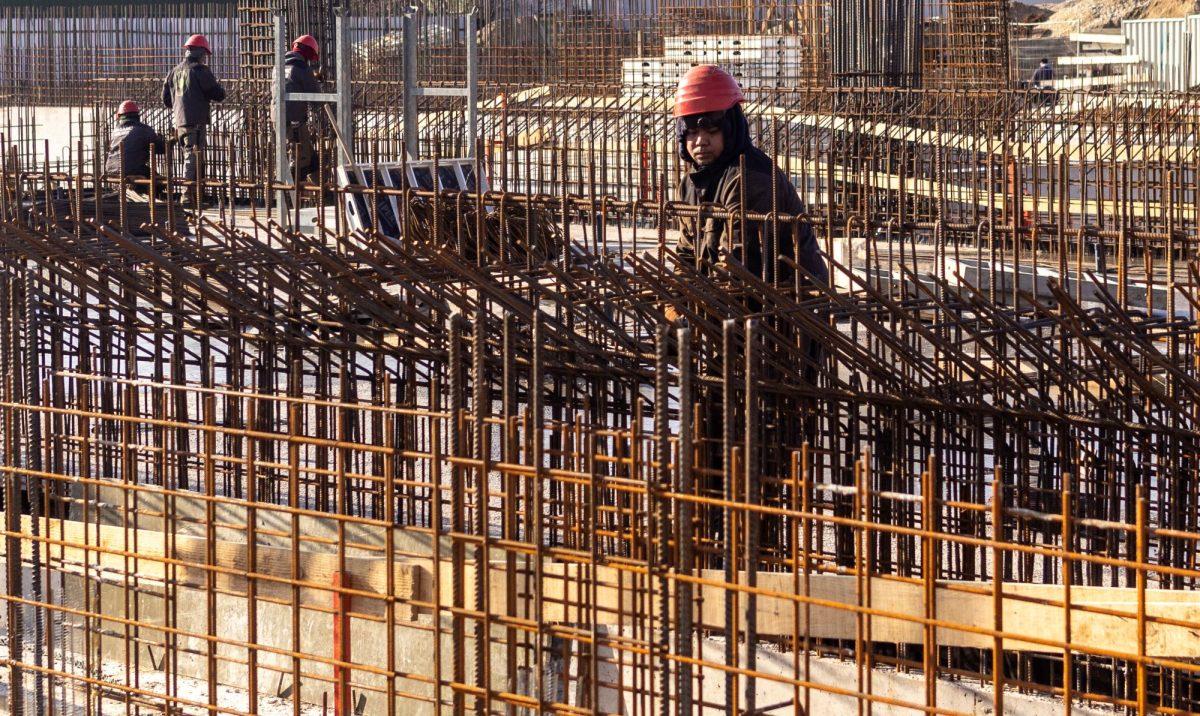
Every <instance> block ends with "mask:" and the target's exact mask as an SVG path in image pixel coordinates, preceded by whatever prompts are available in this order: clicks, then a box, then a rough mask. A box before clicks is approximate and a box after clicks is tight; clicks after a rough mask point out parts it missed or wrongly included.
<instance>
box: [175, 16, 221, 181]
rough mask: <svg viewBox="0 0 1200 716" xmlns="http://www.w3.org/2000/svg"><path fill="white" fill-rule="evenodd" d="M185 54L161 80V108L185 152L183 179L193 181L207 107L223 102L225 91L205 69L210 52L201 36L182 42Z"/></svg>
mask: <svg viewBox="0 0 1200 716" xmlns="http://www.w3.org/2000/svg"><path fill="white" fill-rule="evenodd" d="M183 47H184V49H185V50H186V51H187V54H186V55H185V56H184V58H183V61H182V62H180V63H179V64H178V65H175V69H173V70H171V73H170V74H168V75H167V78H166V80H164V81H163V95H162V100H163V106H164V107H166V108H167V109H169V110H172V111H173V115H172V121H173V124H174V127H175V136H176V138H177V139H178V140H179V144H180V146H181V147H183V149H184V151H186V152H187V168H186V170H185V172H184V177H185V178H186V179H196V178H197V176H198V172H197V169H196V152H197V151H200V150H201V149H202V148H203V147H204V146H206V145H207V143H208V142H207V136H206V134H207V130H208V125H209V122H210V120H211V117H212V112H211V105H212V103H213V102H220V101H221V100H223V99H225V88H224V87H222V86H221V83H220V82H218V81H217V78H216V77H214V76H213V73H212V70H210V69H208V59H209V57H210V56H211V55H212V50H211V49H210V48H209V46H208V38H206V37H205V36H204V35H192V36H191V37H189V38H188V40H187V42H186V43H184V46H183Z"/></svg>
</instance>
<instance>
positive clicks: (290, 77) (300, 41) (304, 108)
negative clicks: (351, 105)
mask: <svg viewBox="0 0 1200 716" xmlns="http://www.w3.org/2000/svg"><path fill="white" fill-rule="evenodd" d="M320 56H321V46H320V45H318V44H317V39H316V38H315V37H313V36H312V35H301V36H300V37H297V38H296V40H295V42H293V43H292V50H291V52H289V53H287V54H286V55H284V56H283V79H284V85H283V86H284V91H285V92H320V91H321V84H320V82H318V81H317V76H316V74H314V73H313V69H312V67H313V65H315V64H316V63H317V61H318V60H319V59H320ZM309 105H310V103H309V102H295V101H292V102H288V103H287V108H286V109H285V110H284V119H285V121H286V122H287V142H288V149H289V152H291V154H292V178H293V179H294V180H296V181H300V180H302V179H309V178H312V179H314V180H315V181H318V182H319V181H320V179H319V177H318V176H317V171H318V167H317V153H316V151H315V150H314V148H313V137H312V130H310V129H309V126H308V122H309Z"/></svg>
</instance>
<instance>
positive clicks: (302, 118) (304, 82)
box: [271, 50, 321, 124]
mask: <svg viewBox="0 0 1200 716" xmlns="http://www.w3.org/2000/svg"><path fill="white" fill-rule="evenodd" d="M273 86H274V82H272V87H273ZM283 88H284V91H285V92H320V91H321V83H320V82H318V81H317V76H316V75H314V74H313V71H312V68H311V67H309V65H308V60H306V59H304V55H302V54H300V53H299V52H296V51H294V50H293V51H292V52H289V53H287V54H286V55H284V56H283ZM271 96H272V97H274V96H275V93H274V91H272V92H271ZM309 104H311V103H309V102H288V103H287V114H286V116H285V119H286V121H287V123H288V124H304V123H306V122H308V106H309ZM271 116H272V117H274V116H275V115H274V114H272V115H271Z"/></svg>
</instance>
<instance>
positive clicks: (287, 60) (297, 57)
mask: <svg viewBox="0 0 1200 716" xmlns="http://www.w3.org/2000/svg"><path fill="white" fill-rule="evenodd" d="M283 64H285V65H303V66H305V67H308V60H307V59H306V58H305V57H304V55H302V54H300V53H299V52H297V51H296V50H292V51H290V52H288V53H287V54H285V55H284V56H283Z"/></svg>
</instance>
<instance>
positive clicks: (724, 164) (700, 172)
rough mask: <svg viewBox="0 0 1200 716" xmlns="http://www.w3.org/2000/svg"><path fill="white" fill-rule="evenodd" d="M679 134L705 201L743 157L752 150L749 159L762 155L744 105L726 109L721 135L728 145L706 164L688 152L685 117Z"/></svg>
mask: <svg viewBox="0 0 1200 716" xmlns="http://www.w3.org/2000/svg"><path fill="white" fill-rule="evenodd" d="M677 133H678V135H679V156H680V157H682V158H683V160H684V161H685V162H687V163H688V164H689V165H691V167H692V172H691V174H690V175H689V176H690V177H691V180H692V183H693V184H695V185H696V188H697V189H698V190H699V195H700V198H701V199H702V200H703V201H712V200H713V195H714V194H715V192H716V188H717V184H718V183H719V182H720V180H721V177H722V176H724V174H725V170H726V169H728V168H729V167H730V166H731V165H733V164H736V163H737V161H738V158H739V157H741V156H742V155H743V154H746V153H747V152H750V153H751V156H747V157H746V159H747V161H750V160H751V159H752V158H753V159H757V155H758V154H759V152H757V151H753V150H754V145H753V143H752V142H751V141H750V123H749V122H747V121H746V114H745V112H743V111H742V105H740V104H735V105H734V106H733V107H731V108H730V109H729V110H728V111H727V112H725V119H724V120H723V121H722V123H721V135H722V136H723V137H724V138H725V148H724V149H723V150H721V156H719V157H717V159H716V161H714V162H713V163H712V164H709V165H708V166H706V167H702V166H700V165H698V164H697V163H696V160H695V159H692V155H691V154H690V153H689V152H688V150H687V129H686V128H685V127H684V124H683V120H682V119H680V120H679V121H678V123H677Z"/></svg>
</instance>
